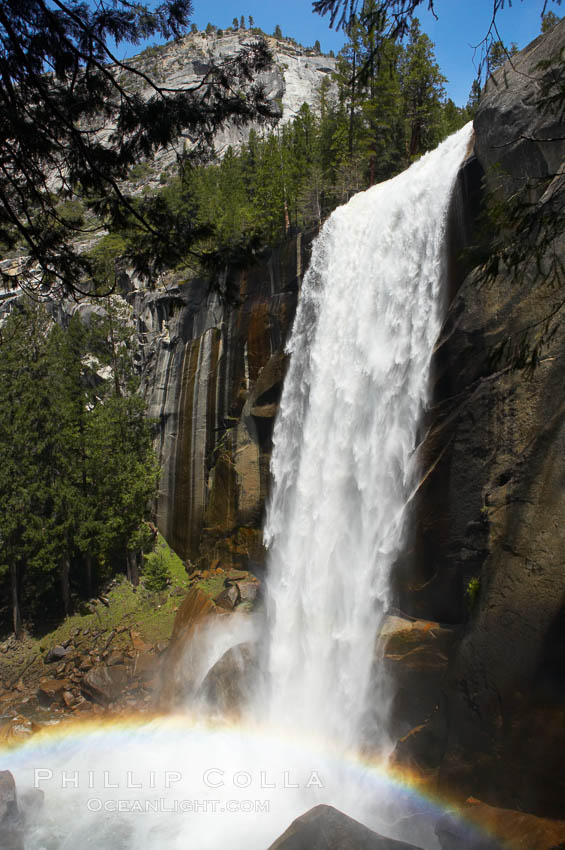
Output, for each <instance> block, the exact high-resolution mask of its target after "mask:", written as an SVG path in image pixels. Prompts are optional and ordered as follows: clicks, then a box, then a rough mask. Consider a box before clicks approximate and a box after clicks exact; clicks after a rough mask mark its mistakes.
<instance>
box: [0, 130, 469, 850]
mask: <svg viewBox="0 0 565 850" xmlns="http://www.w3.org/2000/svg"><path fill="white" fill-rule="evenodd" d="M470 135H471V129H470V125H469V126H468V127H467V128H464V129H463V130H461V131H460V132H459V133H457V134H456V135H454V136H452V137H451V138H450V139H448V140H447V141H446V142H444V143H443V144H442V145H441V146H440V147H439V148H438V149H437V150H436V151H434V152H432V153H430V154H427V155H426V156H424V157H422V159H421V160H419V161H418V162H417V163H415V164H414V165H413V166H412V167H411V168H410V169H409V170H408V171H406V172H405V173H403V174H401V175H400V176H398V177H396V178H394V179H393V180H390V181H388V182H387V183H384V184H380V185H378V186H375V187H373V188H372V189H369V190H368V191H367V192H363V193H361V194H359V195H357V196H355V197H354V198H353V199H352V200H351V201H350V202H349V203H348V204H347V205H346V206H344V207H341V208H340V209H338V210H336V211H335V212H334V213H333V215H332V216H331V217H330V219H329V220H328V221H327V223H326V224H325V226H324V228H323V230H322V232H321V234H320V236H319V237H318V239H317V240H316V243H315V245H314V248H313V255H312V260H311V263H310V268H309V270H308V272H307V274H306V276H305V278H304V283H303V287H302V293H301V299H300V303H299V307H298V311H297V315H296V319H295V324H294V329H293V332H292V336H291V339H290V341H289V344H288V351H289V352H290V354H291V359H290V366H289V371H288V375H287V378H286V381H285V387H284V391H283V396H282V400H281V406H280V412H279V417H278V420H277V423H276V426H275V432H274V450H273V455H272V473H273V482H274V484H273V490H272V497H271V501H270V505H269V509H268V515H267V520H266V526H265V539H266V542H267V544H268V546H269V564H268V569H269V578H268V583H267V606H266V608H267V617H266V628H265V632H264V633H263V640H262V641H261V642H262V643H263V644H264V646H265V648H266V652H265V665H266V669H265V670H264V671H263V672H265V673H266V674H267V675H265V676H264V677H262V678H263V680H264V681H265V682H266V685H265V689H264V690H261V689H259V692H258V694H257V697H256V701H255V703H254V704H252V705H251V706H250V708H249V713H248V717H247V718H246V721H247V722H246V723H240V724H239V725H235V724H230V723H229V722H226V720H225V718H222V719H221V722H220V723H217V722H214V718H211V717H210V714H211V713H210V712H208V707H207V708H206V709H205V711H204V712H202V713H198V712H196V713H195V715H192V716H191V715H189V714H188V713H187V714H186V715H184V716H182V717H179V716H175V715H172V716H170V717H157V718H153V719H152V720H150V721H147V722H144V721H143V720H138V719H137V718H134V719H131V718H127V717H126V718H122V719H114V720H113V721H112V722H111V723H108V725H107V727H104V726H103V725H102V723H101V722H100V723H99V722H98V719H96V720H95V721H94V722H93V723H91V724H86V725H85V728H84V732H81V730H80V727H77V728H75V729H74V730H72V729H69V730H68V731H67V732H66V731H65V729H64V728H62V730H61V734H60V737H57V735H54V736H53V738H52V739H50V738H45V739H42V738H41V737H38V739H37V741H36V740H35V739H32V740H31V741H30V744H29V746H28V747H21V748H20V749H19V750H17V751H14V754H13V755H11V754H10V756H8V754H7V753H5V754H3V763H2V765H0V766H1V767H4V768H8V769H10V770H12V771H13V773H14V775H15V777H16V783H17V785H18V788H26V787H30V786H31V784H32V782H33V781H34V777H35V778H37V776H36V774H37V770H38V769H39V771H40V776H41V777H42V784H41V786H40V787H41V790H42V791H44V792H45V807H44V809H43V810H42V811H41V812H40V813H39V814H38V815H37V817H36V818H35V819H33V818H32V819H31V820H30V822H29V824H27V825H26V844H25V847H26V850H44V848H45V847H49V848H52V850H70V848H74V847H91V846H97V847H104V850H134V848H136V850H137V849H138V848H139V850H161V848H162V847H168V848H171V850H184V848H186V847H194V848H197V850H218V848H219V847H223V846H229V847H230V848H232V850H266V848H267V847H269V846H270V845H271V843H272V842H273V841H274V840H275V839H276V838H277V836H278V835H280V834H281V833H282V832H283V831H284V830H285V829H286V828H287V827H288V825H289V824H290V822H291V821H292V820H293V818H295V817H297V816H298V815H300V814H302V813H304V812H305V811H307V810H308V809H310V808H311V807H312V806H314V805H316V804H318V803H328V804H331V805H334V806H336V807H337V808H339V809H341V810H342V811H345V812H347V813H348V814H350V815H351V816H352V817H356V818H358V819H359V820H360V821H362V822H363V823H365V824H367V825H368V826H369V827H371V828H373V829H377V830H378V831H380V832H382V833H383V834H385V835H395V836H396V837H405V838H406V837H407V836H410V837H413V838H414V841H415V843H416V844H417V845H418V846H419V847H425V848H427V850H437V847H438V843H437V840H436V838H435V836H434V834H433V824H434V822H435V820H437V817H439V815H440V811H439V810H438V809H436V808H434V807H433V806H431V807H430V805H429V804H428V801H425V800H424V801H421V800H420V799H419V798H417V796H415V795H413V794H411V793H404V789H403V787H402V786H401V784H400V783H398V782H395V781H394V779H391V778H389V775H388V773H387V772H386V771H385V770H384V769H382V765H379V769H378V770H376V769H375V770H373V762H371V763H370V765H369V767H367V766H366V765H365V764H364V763H363V764H362V763H361V761H360V760H359V759H358V757H357V753H356V752H355V750H356V748H358V747H359V745H360V744H361V743H362V740H361V736H362V731H363V723H364V717H365V708H366V704H367V702H368V701H369V700H368V697H369V693H368V691H369V687H368V686H369V679H370V675H371V671H372V668H373V665H374V657H375V656H374V646H375V640H376V636H377V633H378V630H379V624H380V621H381V619H382V616H383V614H384V612H385V611H386V609H387V606H388V605H389V604H390V599H389V595H390V590H389V587H390V571H391V566H392V564H393V562H394V560H395V557H396V556H397V555H398V553H399V551H400V549H401V546H402V543H403V531H404V526H405V513H406V506H407V503H408V501H409V498H410V494H411V490H412V488H413V486H414V472H415V470H414V463H413V457H414V448H415V445H416V442H417V437H418V428H419V423H420V419H421V414H422V411H423V408H424V407H425V405H426V403H427V401H428V393H429V369H430V360H431V355H432V350H433V346H434V341H435V339H436V337H437V334H438V331H439V327H440V321H441V312H442V310H441V308H442V292H443V290H444V281H443V277H444V273H445V267H446V257H445V247H444V244H445V240H444V236H445V230H446V223H447V213H448V207H449V201H450V195H451V190H452V187H453V184H454V181H455V178H456V174H457V170H458V167H459V165H460V164H461V162H462V160H463V158H464V155H465V152H466V149H467V146H468V143H469V139H470ZM204 354H205V353H204ZM203 356H204V355H203ZM234 616H237V615H234ZM242 616H244V615H242ZM222 623H225V624H227V625H225V626H224V625H222ZM230 623H233V621H229V620H228V619H224V618H217V623H211V624H210V628H209V629H206V633H205V634H204V633H203V634H202V635H201V636H200V637H201V638H202V643H199V642H198V641H195V642H194V645H193V650H194V655H195V667H194V669H195V672H194V676H195V678H196V679H197V680H198V681H199V682H200V681H201V679H202V676H203V675H204V668H206V667H208V666H209V665H210V663H213V660H215V659H216V658H218V657H219V656H220V655H221V654H222V653H223V652H224V650H225V649H226V648H227V645H228V643H229V640H228V631H229V629H230V628H231V627H232V626H231V625H230ZM236 632H237V635H236V634H235V632H234V633H233V634H232V638H233V639H234V640H237V641H242V640H247V639H248V634H247V632H246V633H245V634H242V633H240V632H239V631H237V629H236ZM208 639H210V640H211V641H213V645H210V646H209V645H204V644H205V641H206V640H208ZM199 640H200V638H199ZM199 665H200V666H199ZM201 668H202V669H201ZM265 690H267V692H266V693H265ZM370 696H371V701H373V702H374V701H375V700H376V701H377V702H378V701H381V702H383V701H384V697H383V694H382V693H381V691H380V689H378V688H377V691H376V693H375V690H373V688H371V694H370ZM191 708H192V709H193V710H194V708H195V707H194V706H192V707H191ZM380 709H381V711H380V716H382V715H383V713H384V711H383V709H384V706H383V705H381V706H380ZM381 732H382V733H383V735H384V733H385V732H386V724H384V725H383V727H382V730H381ZM320 739H321V740H320ZM409 791H410V789H409V788H408V792H409ZM403 819H404V820H405V821H407V822H408V827H405V826H403V825H402V823H401V821H402V820H403ZM408 828H409V829H411V830H412V831H411V832H406V831H404V832H402V830H403V829H404V830H406V829H408Z"/></svg>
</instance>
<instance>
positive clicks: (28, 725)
mask: <svg viewBox="0 0 565 850" xmlns="http://www.w3.org/2000/svg"><path fill="white" fill-rule="evenodd" d="M40 728H41V727H40V726H39V725H38V724H37V723H34V722H33V720H30V719H29V718H28V717H24V716H23V714H16V716H15V717H11V718H10V719H9V720H7V721H6V722H5V723H2V724H0V744H7V745H8V746H11V745H13V744H22V743H23V742H24V741H26V740H27V739H28V738H30V737H31V735H33V734H34V733H35V732H37V731H38V730H39V729H40Z"/></svg>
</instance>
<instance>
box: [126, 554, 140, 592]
mask: <svg viewBox="0 0 565 850" xmlns="http://www.w3.org/2000/svg"><path fill="white" fill-rule="evenodd" d="M127 576H128V581H129V582H131V584H133V586H134V587H137V585H138V584H139V562H138V559H137V552H128V554H127Z"/></svg>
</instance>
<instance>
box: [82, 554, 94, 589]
mask: <svg viewBox="0 0 565 850" xmlns="http://www.w3.org/2000/svg"><path fill="white" fill-rule="evenodd" d="M84 566H85V569H86V595H87V597H88V599H91V598H92V555H87V556H86V558H85V562H84Z"/></svg>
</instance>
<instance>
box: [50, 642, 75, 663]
mask: <svg viewBox="0 0 565 850" xmlns="http://www.w3.org/2000/svg"><path fill="white" fill-rule="evenodd" d="M68 651H69V650H68V648H67V647H65V646H62V645H61V644H57V645H56V646H52V647H51V649H50V650H49V651H48V653H47V655H46V656H45V658H44V663H45V664H53V663H54V662H55V661H60V660H61V658H64V657H65V655H67V654H68Z"/></svg>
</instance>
